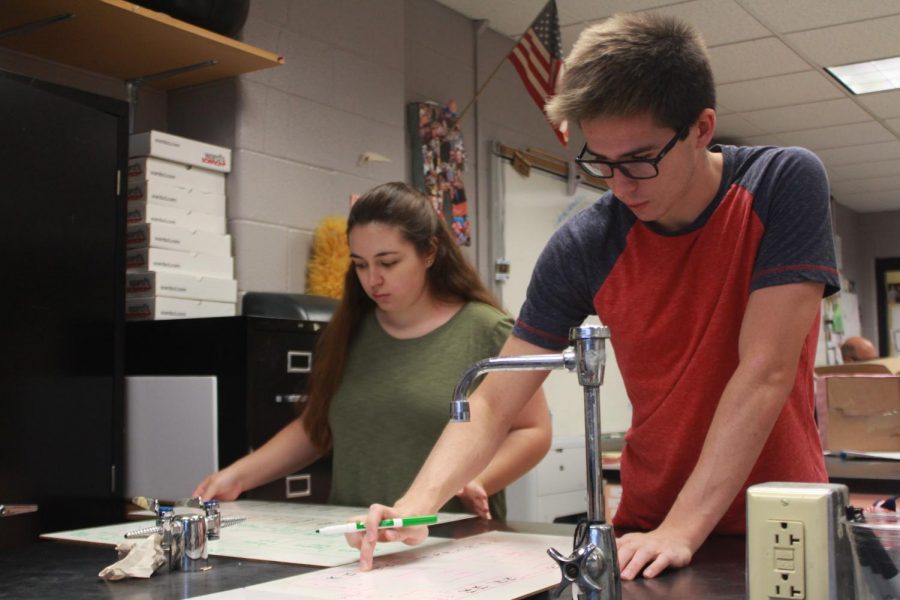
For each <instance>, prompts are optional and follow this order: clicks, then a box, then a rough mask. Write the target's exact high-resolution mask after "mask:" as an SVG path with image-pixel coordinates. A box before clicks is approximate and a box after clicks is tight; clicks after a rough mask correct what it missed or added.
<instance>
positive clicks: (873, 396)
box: [825, 375, 900, 452]
mask: <svg viewBox="0 0 900 600" xmlns="http://www.w3.org/2000/svg"><path fill="white" fill-rule="evenodd" d="M825 385H826V393H827V403H828V422H827V449H828V450H832V451H841V450H861V451H885V452H896V451H900V375H831V376H828V377H826V380H825Z"/></svg>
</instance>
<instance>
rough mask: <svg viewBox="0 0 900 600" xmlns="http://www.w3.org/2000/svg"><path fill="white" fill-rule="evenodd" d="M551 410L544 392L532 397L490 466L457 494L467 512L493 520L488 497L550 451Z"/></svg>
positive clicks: (538, 392) (515, 420) (540, 389)
mask: <svg viewBox="0 0 900 600" xmlns="http://www.w3.org/2000/svg"><path fill="white" fill-rule="evenodd" d="M550 441H551V423H550V410H549V408H548V407H547V401H546V399H545V397H544V391H543V388H538V391H537V392H536V393H535V394H534V396H532V397H531V399H530V400H529V401H528V404H526V405H525V406H524V407H523V408H522V410H521V412H519V413H518V415H517V416H516V417H515V419H514V420H513V421H512V423H511V425H510V428H509V431H508V432H507V434H506V437H505V438H504V440H503V442H502V443H501V444H500V447H499V448H497V453H496V454H495V455H494V457H493V458H492V459H491V462H490V463H488V466H487V467H485V469H484V470H483V471H482V472H481V473H479V474H478V475H477V476H476V477H475V478H474V479H473V480H472V481H470V482H469V483H468V484H466V486H465V487H464V488H463V489H462V490H460V492H459V493H458V494H457V495H458V496H459V497H460V498H461V500H462V501H463V503H464V504H465V505H466V507H467V508H469V509H470V510H473V511H475V512H476V513H477V514H478V515H479V516H480V517H482V518H486V519H490V518H491V514H490V508H489V505H488V496H490V495H492V494H496V493H497V492H499V491H500V490H502V489H504V488H505V487H506V486H508V485H509V484H511V483H512V482H513V481H515V480H516V479H518V478H519V477H521V476H522V475H524V474H525V473H527V472H528V471H529V470H530V469H531V468H532V467H534V466H535V465H536V464H537V463H538V462H540V460H541V459H542V458H543V457H544V455H545V454H547V450H549V449H550Z"/></svg>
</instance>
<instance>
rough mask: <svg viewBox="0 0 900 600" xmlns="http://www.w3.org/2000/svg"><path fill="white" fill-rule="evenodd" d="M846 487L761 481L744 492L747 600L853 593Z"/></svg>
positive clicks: (832, 599)
mask: <svg viewBox="0 0 900 600" xmlns="http://www.w3.org/2000/svg"><path fill="white" fill-rule="evenodd" d="M848 502H849V492H848V490H847V486H845V485H838V484H827V483H777V482H772V483H762V484H759V485H754V486H751V487H750V488H749V489H748V490H747V589H748V591H749V595H748V598H749V599H750V600H770V599H775V598H777V599H781V598H790V599H793V600H826V599H828V600H845V599H847V598H853V597H854V585H853V558H852V553H851V546H850V540H849V538H848V531H847V527H846V520H847V519H846V513H845V509H846V506H847V504H848Z"/></svg>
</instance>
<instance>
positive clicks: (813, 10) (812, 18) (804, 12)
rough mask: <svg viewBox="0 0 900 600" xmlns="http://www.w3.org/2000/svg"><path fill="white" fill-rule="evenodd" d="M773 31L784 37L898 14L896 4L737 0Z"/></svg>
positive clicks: (838, 0) (880, 1)
mask: <svg viewBox="0 0 900 600" xmlns="http://www.w3.org/2000/svg"><path fill="white" fill-rule="evenodd" d="M737 3H738V4H740V5H742V6H744V7H746V9H747V10H748V11H749V12H750V13H752V14H755V15H756V16H757V17H759V18H760V20H762V22H763V23H765V24H766V25H767V26H769V27H771V28H772V30H773V31H776V32H779V33H787V32H791V31H801V30H807V29H813V28H817V27H827V26H829V25H837V24H840V23H847V22H852V21H859V20H863V19H874V18H877V17H884V16H887V15H896V14H900V3H898V2H897V1H896V0H851V1H849V2H848V1H847V0H737Z"/></svg>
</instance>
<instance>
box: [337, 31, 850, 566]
mask: <svg viewBox="0 0 900 600" xmlns="http://www.w3.org/2000/svg"><path fill="white" fill-rule="evenodd" d="M548 113H549V114H550V116H551V118H553V119H555V120H561V119H564V118H567V119H569V120H570V121H572V122H577V123H579V125H580V127H581V130H582V132H583V134H584V138H585V140H586V144H585V147H584V149H583V150H582V151H581V154H580V155H579V157H578V159H577V162H578V163H579V164H580V165H581V167H582V168H583V169H584V170H585V171H587V172H589V173H592V174H594V175H597V176H600V177H603V178H605V179H606V180H607V183H608V184H609V188H610V189H609V192H607V193H606V194H604V195H603V196H602V197H601V198H600V199H599V200H598V201H597V202H596V203H595V204H594V205H593V206H591V207H590V208H588V209H586V210H585V211H583V212H582V213H580V214H578V215H576V216H575V217H574V218H572V219H571V220H570V221H569V222H568V223H566V224H565V225H563V226H562V227H561V228H560V230H559V231H558V232H557V233H556V234H555V235H554V237H553V238H552V239H551V241H550V242H549V243H548V245H547V247H546V248H545V249H544V251H543V253H542V255H541V258H540V259H539V261H538V264H537V265H536V267H535V270H534V273H533V276H532V280H531V284H530V285H529V289H528V295H527V299H526V302H525V304H524V306H523V308H522V311H521V313H520V314H519V318H518V321H517V323H516V326H515V328H514V330H513V336H512V337H510V339H509V341H508V342H507V344H506V345H505V346H504V349H503V352H502V353H503V354H506V355H520V354H543V353H547V352H548V351H556V350H560V349H562V348H563V347H565V346H566V345H567V332H568V330H569V328H570V327H572V326H576V325H578V324H580V323H581V322H582V320H583V319H584V318H585V317H587V316H588V315H590V314H595V313H596V314H597V315H599V317H600V319H601V321H602V322H603V323H604V324H605V325H607V326H608V327H609V328H610V331H611V342H612V344H613V346H614V348H615V351H616V358H617V361H618V365H619V368H620V370H621V372H622V376H623V378H624V380H625V387H626V390H627V391H628V395H629V399H630V400H631V403H632V407H633V417H632V424H631V427H630V428H629V431H628V432H627V434H626V437H625V439H626V445H625V449H624V451H623V454H622V461H621V477H622V491H623V495H622V498H621V501H620V504H619V507H618V510H617V513H616V517H615V520H614V523H615V525H616V526H617V527H621V528H623V529H637V530H642V531H644V533H628V534H625V535H623V536H621V537H620V538H619V539H618V556H619V565H620V569H621V575H622V578H623V579H633V578H635V577H637V576H639V575H643V576H645V577H654V576H656V575H658V574H659V573H660V572H662V571H663V570H664V569H665V568H667V567H681V566H685V565H687V564H688V563H689V562H690V559H691V557H692V555H693V553H694V552H696V550H697V549H698V548H699V547H700V545H701V544H702V543H703V541H704V540H705V539H706V538H707V536H708V535H709V534H710V533H712V532H713V531H716V532H721V533H741V532H743V531H744V529H745V491H746V488H747V487H748V486H749V485H752V484H755V483H759V482H764V481H827V474H826V472H825V466H824V461H823V458H822V448H821V446H820V444H819V438H818V434H817V432H816V427H815V422H814V418H813V396H812V368H813V363H814V359H815V352H816V341H817V331H818V323H819V306H820V301H821V298H822V297H823V295H829V294H832V293H834V292H836V291H837V290H838V286H839V282H838V276H837V270H836V268H835V260H834V248H833V242H832V237H831V217H830V213H829V205H828V201H829V192H828V183H827V179H826V175H825V172H824V169H823V167H822V165H821V163H820V162H819V160H818V159H817V158H816V157H815V156H813V155H812V154H811V153H809V152H807V151H805V150H802V149H799V148H757V147H734V146H712V147H710V144H711V142H712V138H713V133H714V131H715V124H716V112H715V87H714V84H713V77H712V72H711V69H710V66H709V60H708V57H707V54H706V49H705V46H704V44H703V42H702V40H701V39H700V37H699V35H698V34H697V33H696V32H695V31H694V30H693V29H692V28H690V27H689V26H687V25H685V24H683V23H681V22H679V21H677V20H674V19H671V18H668V17H662V16H658V15H653V14H648V13H643V14H636V15H618V16H615V17H613V18H611V19H609V20H607V21H605V22H603V23H601V24H600V25H598V26H595V27H592V28H590V29H587V30H586V31H585V32H584V33H582V35H581V37H580V38H579V40H578V42H577V43H576V45H575V47H574V49H573V50H572V53H571V54H570V56H569V57H568V59H567V61H566V75H565V78H564V80H563V85H562V89H561V91H560V93H559V94H557V96H555V97H554V99H553V100H552V101H551V103H550V105H548ZM544 377H546V373H540V372H534V371H525V372H513V373H492V374H490V375H488V376H487V378H486V379H485V381H484V382H483V383H482V384H481V386H480V387H479V388H478V389H477V390H476V392H475V393H474V394H473V395H472V397H471V398H470V401H471V402H470V405H471V410H472V419H471V422H470V423H468V424H464V425H450V426H448V427H447V429H445V431H444V434H443V436H442V438H441V439H440V440H439V441H438V444H437V445H436V446H435V449H434V450H433V452H432V454H431V455H430V457H429V459H428V461H427V462H426V463H425V466H424V467H423V469H422V471H420V473H419V476H418V477H417V479H416V480H415V482H414V483H413V486H412V487H411V488H410V490H409V491H408V492H407V493H406V494H405V495H404V496H403V498H401V499H400V500H399V501H398V502H397V503H396V504H395V505H394V507H392V508H391V507H381V506H374V507H373V508H372V509H371V510H370V511H369V516H368V520H369V522H371V523H372V524H374V523H377V521H378V520H379V519H381V518H385V517H386V516H396V515H400V516H402V515H412V514H428V513H429V512H430V511H431V510H433V509H434V508H435V507H437V506H440V504H441V502H443V500H444V499H445V498H447V497H449V496H451V495H452V494H453V493H454V492H455V490H456V489H457V488H458V487H459V486H460V485H461V482H465V481H466V480H467V477H469V478H470V477H471V475H473V474H474V473H475V472H476V471H477V470H478V469H479V468H480V466H479V465H481V464H482V463H484V462H485V461H487V460H488V459H489V458H490V456H491V453H492V452H493V450H494V448H495V447H496V445H497V441H498V440H500V439H502V437H503V433H504V432H505V426H506V424H507V423H509V421H510V419H511V416H512V415H514V414H515V412H516V410H518V408H519V407H520V406H522V405H524V403H525V401H526V400H527V399H528V398H529V397H530V396H531V394H532V393H533V391H534V390H535V389H537V386H539V385H540V384H541V382H542V381H543V379H544ZM377 535H378V534H377V533H376V531H375V530H374V528H372V529H371V530H370V531H368V532H367V534H366V536H365V537H364V538H363V537H358V538H356V539H355V540H352V541H353V542H355V543H357V544H361V563H362V567H363V568H367V567H368V566H370V565H371V552H372V548H373V546H374V543H375V540H376V539H377ZM424 535H425V533H424V532H423V531H421V530H420V531H415V530H399V531H398V530H382V532H381V533H380V539H382V540H386V539H405V540H407V541H417V540H419V539H421V538H422V537H424Z"/></svg>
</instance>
